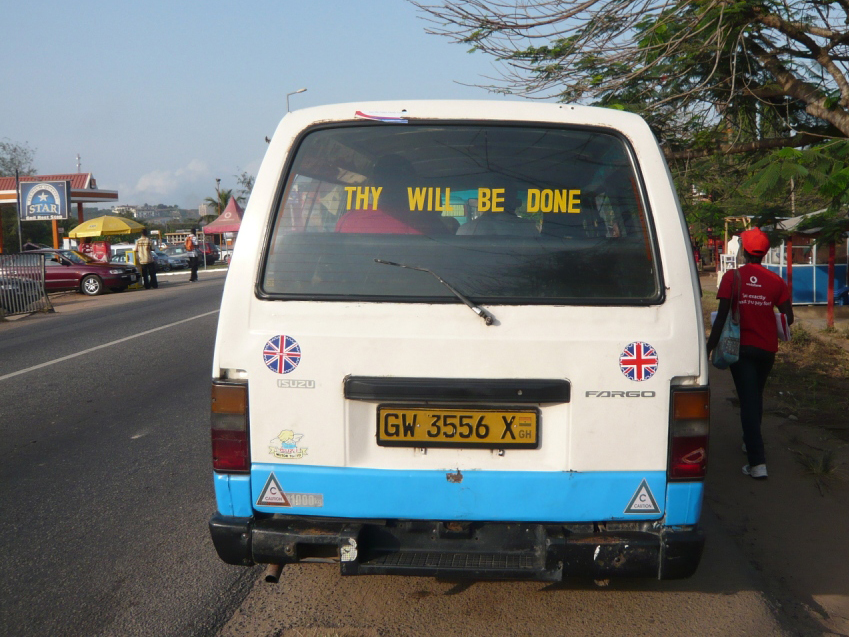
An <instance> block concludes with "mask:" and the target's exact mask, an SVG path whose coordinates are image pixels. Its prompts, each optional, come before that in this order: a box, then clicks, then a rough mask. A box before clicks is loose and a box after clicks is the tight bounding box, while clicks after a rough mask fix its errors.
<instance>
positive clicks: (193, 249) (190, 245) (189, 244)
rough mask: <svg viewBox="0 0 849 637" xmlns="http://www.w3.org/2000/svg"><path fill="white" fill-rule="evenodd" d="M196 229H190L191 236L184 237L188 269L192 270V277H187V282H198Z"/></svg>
mask: <svg viewBox="0 0 849 637" xmlns="http://www.w3.org/2000/svg"><path fill="white" fill-rule="evenodd" d="M196 233H197V228H192V232H191V234H189V236H188V237H186V244H185V245H186V254H188V255H189V267H190V268H191V269H192V275H191V276H190V277H189V282H190V283H191V282H194V281H197V280H198V238H197V234H196Z"/></svg>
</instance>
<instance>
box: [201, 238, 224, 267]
mask: <svg viewBox="0 0 849 637" xmlns="http://www.w3.org/2000/svg"><path fill="white" fill-rule="evenodd" d="M201 254H203V255H204V256H205V257H206V265H212V264H213V263H215V262H216V261H218V259H219V252H218V246H216V245H215V244H214V243H199V244H198V255H201Z"/></svg>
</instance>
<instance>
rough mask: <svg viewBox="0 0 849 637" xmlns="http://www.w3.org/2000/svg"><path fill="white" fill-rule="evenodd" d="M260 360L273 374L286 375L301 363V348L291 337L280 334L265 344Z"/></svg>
mask: <svg viewBox="0 0 849 637" xmlns="http://www.w3.org/2000/svg"><path fill="white" fill-rule="evenodd" d="M262 359H263V360H264V361H265V366H266V367H268V369H270V370H271V371H272V372H274V373H275V374H288V373H289V372H291V371H292V370H294V369H295V368H296V367H297V366H298V363H300V362H301V346H300V345H298V341H296V340H295V339H294V338H292V337H291V336H285V335H283V334H281V335H279V336H275V337H273V338H271V339H270V340H269V341H268V342H267V343H266V344H265V348H264V349H263V350H262Z"/></svg>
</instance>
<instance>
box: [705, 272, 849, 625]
mask: <svg viewBox="0 0 849 637" xmlns="http://www.w3.org/2000/svg"><path fill="white" fill-rule="evenodd" d="M711 283H712V285H713V287H711ZM702 284H703V287H704V290H705V299H709V298H712V297H713V296H715V289H716V287H715V285H716V284H715V279H708V280H707V281H706V280H705V278H703V280H702ZM817 309H822V308H817ZM823 311H824V309H823ZM800 314H801V315H802V316H801V317H800V319H799V323H800V327H801V328H803V329H804V331H802V330H799V334H800V339H813V341H814V342H813V343H808V342H806V343H805V344H804V345H803V344H802V343H801V342H797V343H796V344H795V345H794V346H793V347H790V346H784V347H783V348H782V351H781V352H779V355H778V358H777V359H776V366H775V368H774V374H773V375H772V376H771V378H770V381H769V384H768V385H767V389H766V394H765V403H766V404H765V411H766V414H765V417H764V422H763V434H764V440H765V444H766V452H767V467H768V468H769V479H768V480H764V481H756V480H752V479H751V478H749V477H747V476H744V475H743V473H742V471H741V468H742V466H743V465H744V464H745V463H746V457H745V455H744V454H743V453H742V450H741V436H742V432H741V428H740V412H739V409H738V408H737V400H736V393H735V391H734V383H733V381H732V379H731V374H730V372H728V371H720V370H717V369H714V368H711V414H712V416H711V420H712V430H711V448H710V460H709V463H710V465H709V469H708V478H707V488H706V496H705V501H706V504H707V505H708V506H709V507H710V509H711V510H712V511H713V512H714V513H715V514H716V515H717V517H718V518H719V519H720V520H721V522H722V524H723V525H724V526H725V528H726V529H727V530H728V532H729V533H730V535H731V536H732V537H733V538H734V540H735V541H736V542H737V544H738V545H739V546H740V548H741V549H742V551H743V554H744V555H745V556H746V557H747V558H748V559H749V561H750V562H751V563H752V565H753V566H754V567H755V568H756V569H757V570H758V571H760V572H761V573H762V574H763V576H764V581H766V582H767V587H768V591H767V592H768V593H769V594H770V595H771V596H772V597H773V599H774V600H775V601H776V603H777V604H779V605H780V607H781V608H780V613H779V614H780V615H783V616H784V617H785V618H787V619H788V620H790V621H791V622H792V623H795V624H797V626H798V628H799V634H817V633H811V632H810V623H809V618H813V620H814V621H815V622H817V623H818V624H819V625H820V626H821V627H822V633H824V634H829V635H849V574H847V560H846V554H847V552H846V540H847V529H849V473H848V472H847V468H849V439H847V425H849V411H847V404H849V403H847V401H849V353H847V352H846V349H845V348H844V347H842V346H843V344H844V343H849V341H848V340H847V339H846V338H845V337H843V336H841V335H842V334H843V332H842V330H844V329H846V326H845V325H843V324H842V323H843V321H840V322H839V323H838V325H837V334H838V336H835V335H834V333H832V334H828V333H825V334H823V333H821V330H822V328H823V327H824V322H823V324H822V325H820V324H819V323H820V320H821V319H820V317H819V316H818V315H817V313H816V312H809V311H808V310H805V311H803V312H801V313H800ZM823 348H825V349H823ZM831 348H837V350H838V351H835V350H834V349H831ZM788 391H789V393H790V396H788V395H787V394H788ZM708 541H710V538H708ZM805 627H807V628H805Z"/></svg>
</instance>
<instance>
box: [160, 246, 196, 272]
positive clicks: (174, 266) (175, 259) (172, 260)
mask: <svg viewBox="0 0 849 637" xmlns="http://www.w3.org/2000/svg"><path fill="white" fill-rule="evenodd" d="M153 260H154V261H155V262H156V269H157V270H162V271H163V272H169V271H171V270H184V269H186V268H188V267H189V257H187V256H179V255H170V254H167V253H165V252H163V251H161V250H154V251H153Z"/></svg>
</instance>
